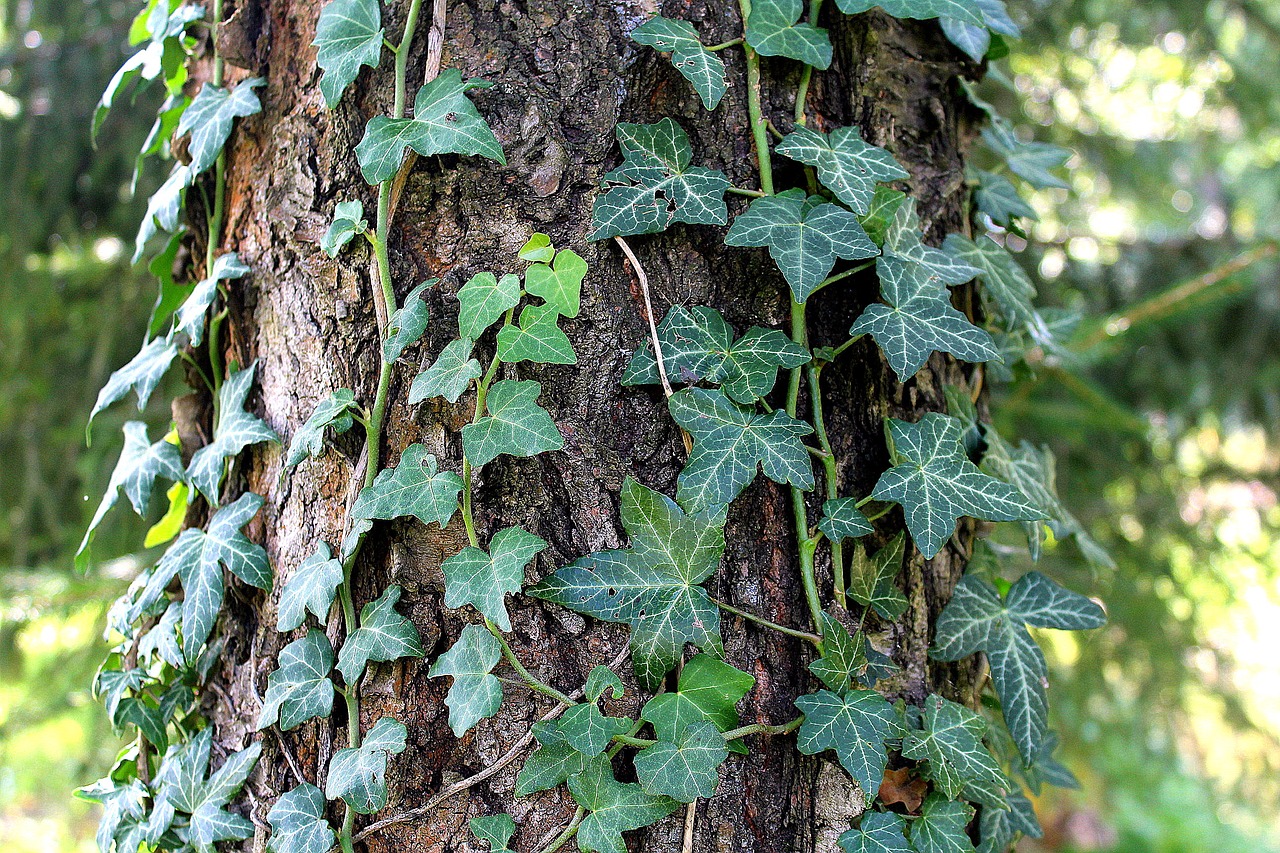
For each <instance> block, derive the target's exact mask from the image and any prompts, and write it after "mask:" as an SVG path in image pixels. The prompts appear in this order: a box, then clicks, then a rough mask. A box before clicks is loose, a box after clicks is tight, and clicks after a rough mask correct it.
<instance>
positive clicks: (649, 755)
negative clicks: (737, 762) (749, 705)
mask: <svg viewBox="0 0 1280 853" xmlns="http://www.w3.org/2000/svg"><path fill="white" fill-rule="evenodd" d="M728 756H729V750H728V748H727V747H726V746H725V742H724V738H723V737H722V736H721V734H720V730H719V729H717V728H716V727H715V726H714V725H712V724H711V723H705V722H693V723H690V724H689V725H687V726H685V727H684V728H683V729H681V730H680V732H679V733H678V734H677V735H676V736H675V738H674V740H659V741H658V742H657V743H655V744H654V745H653V746H649V747H646V748H645V749H643V750H641V751H640V753H639V754H638V755H637V756H636V758H635V765H636V778H638V779H639V781H640V787H642V788H644V789H645V790H646V791H648V792H649V793H650V794H659V795H666V796H668V797H671V798H672V799H673V800H679V801H680V802H682V803H692V802H693V801H694V800H696V799H698V797H714V796H715V794H716V785H717V783H719V781H720V775H719V772H718V770H719V767H720V765H721V764H723V763H724V760H725V758H727V757H728Z"/></svg>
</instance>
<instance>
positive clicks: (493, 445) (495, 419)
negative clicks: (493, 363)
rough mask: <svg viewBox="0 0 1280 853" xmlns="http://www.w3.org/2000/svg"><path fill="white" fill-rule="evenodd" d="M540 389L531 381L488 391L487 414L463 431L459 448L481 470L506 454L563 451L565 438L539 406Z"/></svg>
mask: <svg viewBox="0 0 1280 853" xmlns="http://www.w3.org/2000/svg"><path fill="white" fill-rule="evenodd" d="M540 393H542V385H540V384H539V383H537V382H534V381H533V380H530V379H503V380H501V381H498V382H495V383H493V387H492V388H490V389H489V397H488V409H487V410H488V414H487V415H485V416H484V417H482V418H480V419H479V420H477V421H475V423H471V424H468V425H467V426H465V427H463V428H462V447H463V451H464V452H465V453H466V455H467V459H469V460H471V464H472V465H474V466H476V467H480V466H482V465H487V464H488V463H490V462H492V461H493V460H494V459H497V458H498V457H499V456H501V455H502V454H504V453H506V454H508V455H511V456H536V455H537V454H539V453H545V452H547V451H548V450H559V449H560V448H562V447H564V437H563V436H562V435H560V430H559V429H557V428H556V425H555V422H554V421H552V420H551V416H550V415H548V414H547V412H546V410H545V409H543V408H542V407H541V406H539V405H538V395H539V394H540Z"/></svg>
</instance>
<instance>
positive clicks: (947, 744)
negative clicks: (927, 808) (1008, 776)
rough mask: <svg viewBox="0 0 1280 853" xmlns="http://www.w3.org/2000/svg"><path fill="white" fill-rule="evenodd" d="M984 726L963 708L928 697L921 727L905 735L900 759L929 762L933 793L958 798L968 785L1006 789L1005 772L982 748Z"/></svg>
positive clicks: (983, 747) (934, 696)
mask: <svg viewBox="0 0 1280 853" xmlns="http://www.w3.org/2000/svg"><path fill="white" fill-rule="evenodd" d="M986 731H987V724H986V721H984V720H983V719H982V718H981V717H979V716H978V715H977V714H975V713H973V712H972V711H970V710H969V709H968V708H966V707H964V706H963V705H957V704H956V703H955V702H952V701H951V700H949V699H944V698H943V697H941V696H937V695H931V696H929V697H928V698H926V699H925V701H924V719H923V728H922V729H920V730H918V731H911V732H908V733H907V736H906V738H904V739H903V741H902V756H903V757H904V758H914V759H916V760H917V761H924V762H928V772H929V776H928V778H930V779H931V780H933V784H934V788H935V790H938V791H940V792H941V793H942V794H943V795H945V796H946V797H947V798H948V799H952V800H954V799H957V798H958V797H959V796H960V795H961V793H962V792H964V791H965V790H966V789H967V788H969V787H970V786H980V785H995V786H997V787H1001V788H1003V787H1006V786H1007V782H1006V781H1005V777H1004V773H1002V772H1001V771H1000V766H999V765H998V764H996V761H995V759H994V758H992V757H991V753H990V752H988V751H987V748H986V747H985V746H983V745H982V736H983V735H984V734H985V733H986Z"/></svg>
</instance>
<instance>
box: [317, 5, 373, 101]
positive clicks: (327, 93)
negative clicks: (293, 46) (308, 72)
mask: <svg viewBox="0 0 1280 853" xmlns="http://www.w3.org/2000/svg"><path fill="white" fill-rule="evenodd" d="M382 40H383V30H382V9H381V8H380V7H379V6H378V0H333V2H331V3H327V4H325V6H324V8H322V9H321V10H320V20H319V21H317V22H316V39H315V41H313V42H312V43H311V44H312V45H313V46H314V47H316V48H317V50H316V65H318V66H320V69H321V70H322V71H324V76H323V77H321V78H320V94H322V95H324V102H325V104H327V105H328V107H329V109H333V108H334V107H335V106H337V104H338V101H339V100H341V98H342V93H343V92H344V91H346V88H347V87H348V86H350V85H351V83H352V82H353V81H354V80H355V79H356V75H357V74H359V73H360V66H362V65H368V66H369V67H370V68H377V67H378V62H379V60H380V59H381V58H382Z"/></svg>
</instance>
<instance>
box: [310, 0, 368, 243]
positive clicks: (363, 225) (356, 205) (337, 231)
mask: <svg viewBox="0 0 1280 853" xmlns="http://www.w3.org/2000/svg"><path fill="white" fill-rule="evenodd" d="M343 2H346V0H333V2H332V3H330V4H329V6H335V5H337V4H339V3H343ZM357 2H363V0H357ZM329 6H326V7H325V8H326V9H328V8H329ZM378 47H379V48H381V47H382V42H378ZM321 82H322V83H323V80H322V81H321ZM368 228H369V223H368V222H366V221H365V219H364V203H363V202H361V201H360V200H359V199H356V200H355V201H340V202H338V203H337V205H335V206H334V208H333V222H331V223H330V224H329V230H328V231H326V232H324V236H323V237H321V238H320V250H321V251H323V252H324V253H325V254H326V255H328V256H329V257H331V258H336V257H338V255H339V254H340V253H341V252H342V250H343V249H345V248H346V246H347V244H348V243H350V242H351V238H352V237H354V236H356V235H357V234H364V233H366V232H367V231H368Z"/></svg>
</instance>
